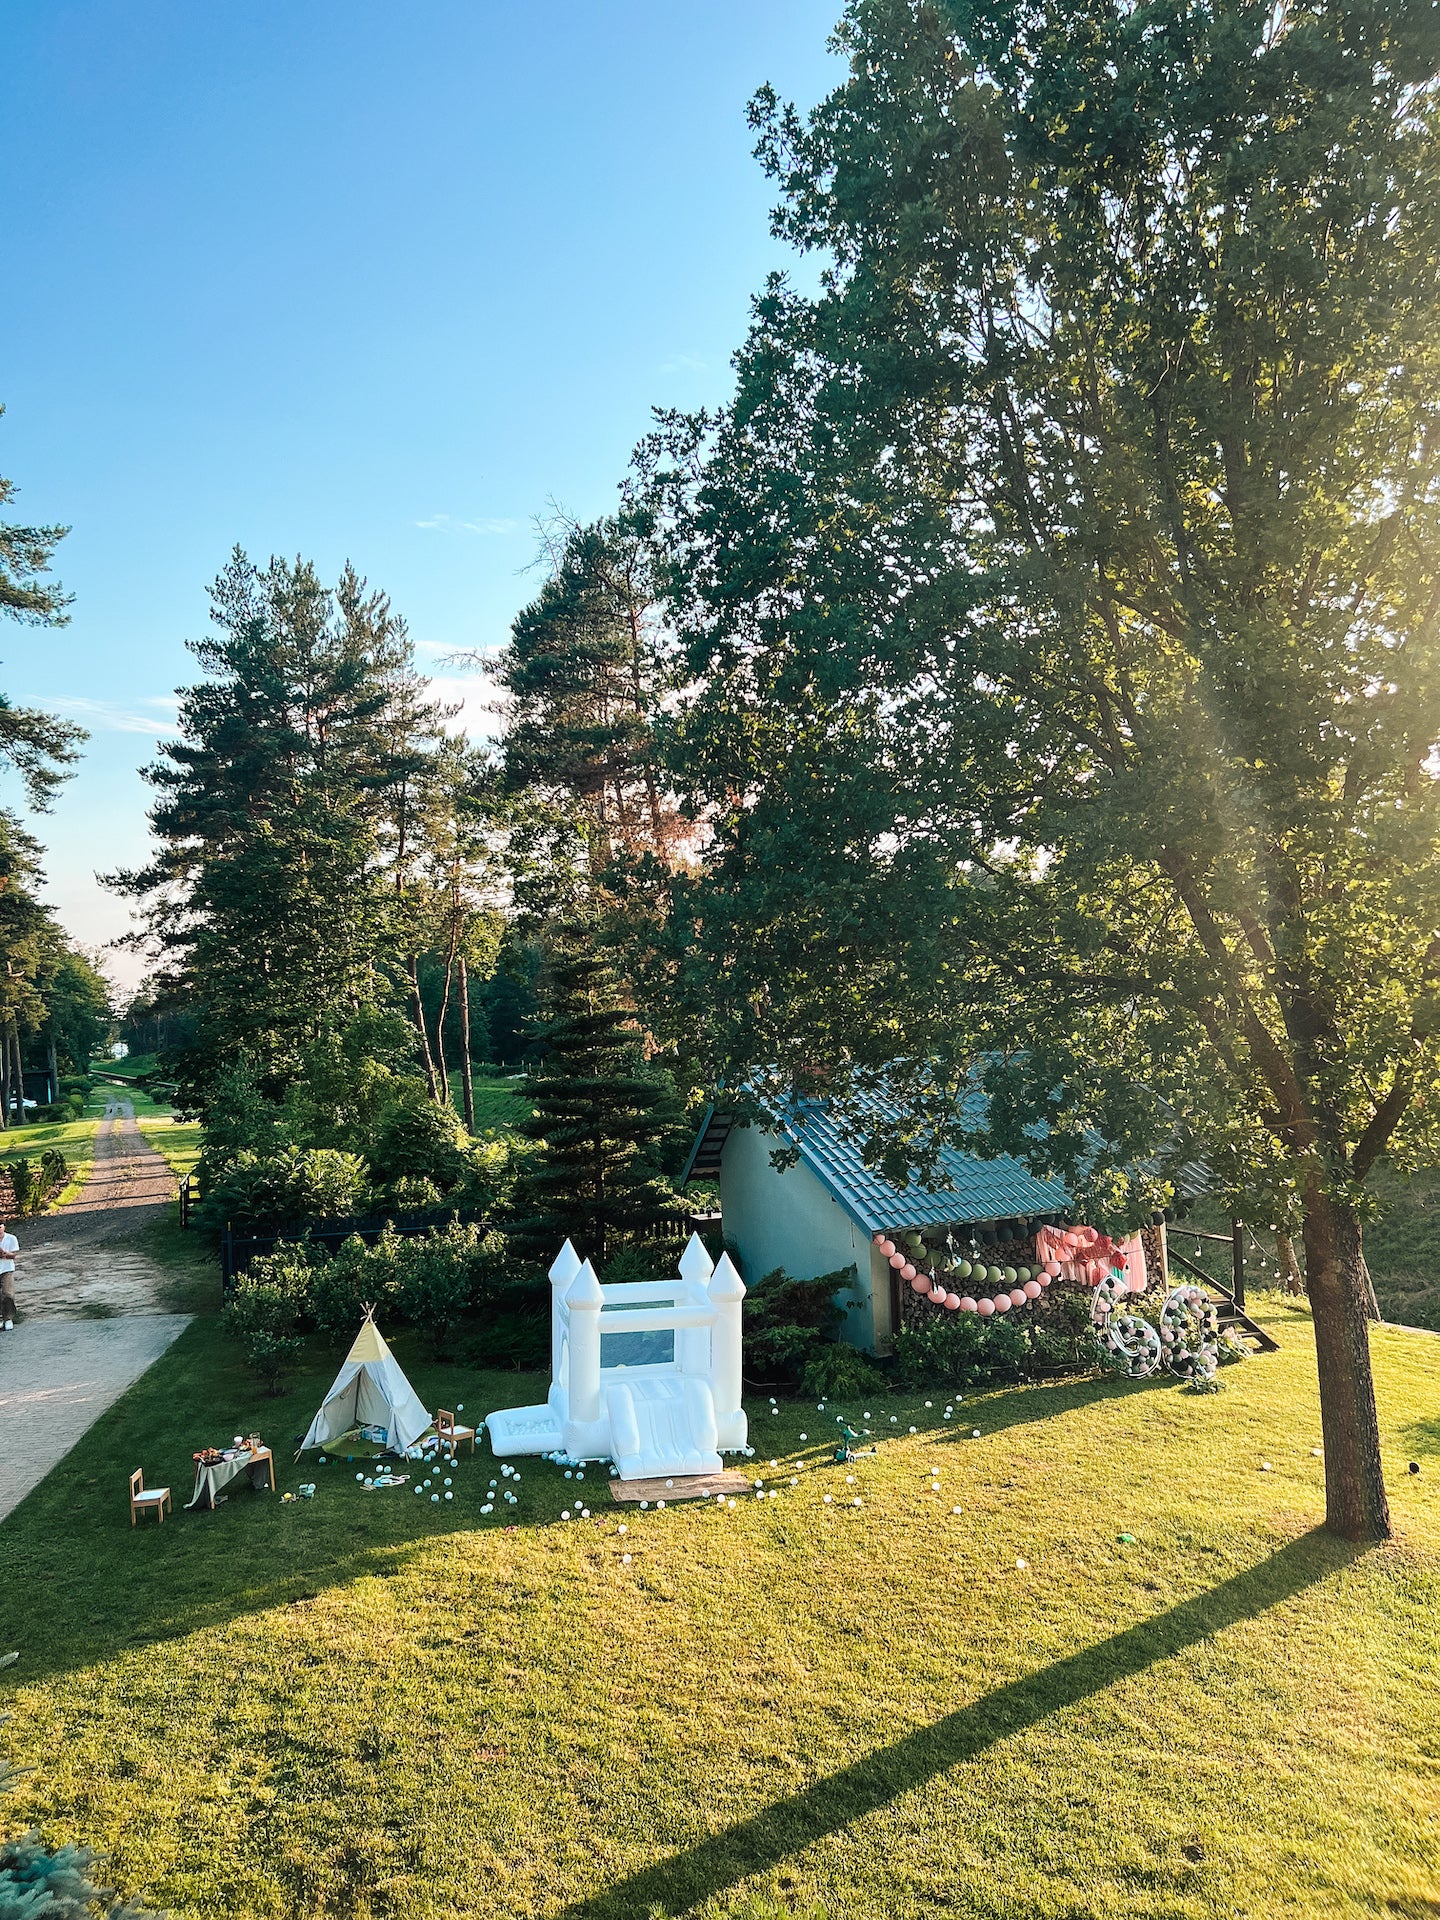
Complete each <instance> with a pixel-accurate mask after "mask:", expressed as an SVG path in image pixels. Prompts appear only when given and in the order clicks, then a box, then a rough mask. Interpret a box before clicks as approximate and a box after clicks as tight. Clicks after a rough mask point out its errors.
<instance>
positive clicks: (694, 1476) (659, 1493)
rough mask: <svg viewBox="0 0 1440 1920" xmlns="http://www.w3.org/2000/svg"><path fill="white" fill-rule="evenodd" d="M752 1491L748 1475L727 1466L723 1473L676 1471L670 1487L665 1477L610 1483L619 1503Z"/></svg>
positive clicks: (611, 1491) (626, 1503)
mask: <svg viewBox="0 0 1440 1920" xmlns="http://www.w3.org/2000/svg"><path fill="white" fill-rule="evenodd" d="M749 1491H750V1481H749V1478H748V1476H747V1475H745V1474H743V1473H741V1472H739V1471H738V1470H737V1469H736V1468H734V1467H727V1468H726V1469H725V1471H724V1472H723V1473H687V1474H676V1476H675V1478H674V1479H673V1480H672V1481H671V1482H670V1484H669V1485H668V1486H667V1485H666V1483H665V1481H664V1480H612V1481H611V1482H610V1498H611V1499H612V1500H614V1501H615V1502H616V1504H617V1505H619V1506H626V1505H633V1504H634V1503H635V1501H637V1500H708V1499H709V1498H710V1496H711V1495H712V1494H715V1493H727V1494H730V1495H732V1496H733V1495H735V1494H740V1493H749Z"/></svg>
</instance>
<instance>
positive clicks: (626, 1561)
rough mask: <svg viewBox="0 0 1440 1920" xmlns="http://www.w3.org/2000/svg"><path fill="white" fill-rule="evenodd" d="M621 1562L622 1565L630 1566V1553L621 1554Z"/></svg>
mask: <svg viewBox="0 0 1440 1920" xmlns="http://www.w3.org/2000/svg"><path fill="white" fill-rule="evenodd" d="M620 1564H621V1566H622V1567H628V1566H629V1564H630V1556H629V1554H628V1553H622V1554H621V1556H620Z"/></svg>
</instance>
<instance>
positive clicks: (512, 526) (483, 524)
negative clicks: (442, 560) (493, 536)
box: [415, 513, 525, 534]
mask: <svg viewBox="0 0 1440 1920" xmlns="http://www.w3.org/2000/svg"><path fill="white" fill-rule="evenodd" d="M415 524H416V526H417V527H423V528H424V529H425V530H426V532H427V533H497V534H503V533H518V532H519V530H520V528H521V527H522V526H524V524H525V523H524V521H523V520H455V519H452V517H451V516H450V515H449V514H448V513H432V514H431V516H430V518H429V519H428V520H417V521H416V522H415Z"/></svg>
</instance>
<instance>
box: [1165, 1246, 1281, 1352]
mask: <svg viewBox="0 0 1440 1920" xmlns="http://www.w3.org/2000/svg"><path fill="white" fill-rule="evenodd" d="M1216 1237H1218V1236H1216ZM1167 1253H1168V1257H1169V1260H1170V1264H1171V1266H1172V1267H1183V1268H1184V1269H1185V1271H1186V1273H1188V1274H1190V1275H1192V1276H1193V1277H1194V1278H1195V1279H1196V1280H1199V1281H1200V1282H1201V1283H1202V1285H1203V1287H1204V1291H1205V1298H1206V1299H1207V1300H1208V1301H1209V1302H1210V1304H1211V1306H1212V1307H1214V1309H1215V1312H1216V1314H1217V1316H1218V1318H1219V1321H1220V1331H1221V1332H1222V1333H1225V1332H1227V1331H1228V1332H1230V1333H1233V1334H1234V1335H1235V1337H1236V1338H1237V1339H1238V1340H1240V1341H1241V1342H1242V1343H1243V1344H1244V1345H1246V1346H1248V1347H1249V1349H1250V1351H1251V1352H1252V1353H1278V1352H1279V1351H1280V1342H1279V1341H1278V1340H1276V1339H1275V1338H1274V1337H1273V1336H1272V1335H1271V1334H1268V1333H1267V1332H1266V1331H1265V1329H1264V1328H1263V1327H1261V1326H1257V1325H1256V1323H1255V1322H1254V1321H1253V1320H1252V1319H1251V1318H1250V1316H1249V1314H1248V1313H1246V1311H1245V1309H1244V1307H1243V1306H1242V1305H1241V1304H1240V1303H1239V1302H1238V1301H1237V1300H1236V1298H1235V1296H1234V1294H1233V1293H1227V1292H1226V1290H1225V1289H1224V1287H1222V1286H1221V1285H1220V1283H1219V1281H1218V1280H1214V1279H1212V1278H1211V1276H1210V1275H1209V1274H1208V1273H1206V1271H1205V1269H1204V1268H1203V1267H1201V1266H1198V1265H1197V1264H1196V1263H1195V1261H1193V1260H1187V1259H1186V1258H1185V1255H1184V1254H1183V1253H1181V1252H1179V1251H1178V1250H1177V1249H1176V1248H1175V1247H1173V1246H1171V1247H1168V1248H1167Z"/></svg>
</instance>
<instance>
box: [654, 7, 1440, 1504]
mask: <svg viewBox="0 0 1440 1920" xmlns="http://www.w3.org/2000/svg"><path fill="white" fill-rule="evenodd" d="M840 44H841V46H842V49H843V50H844V51H845V52H846V53H847V54H848V56H849V62H850V70H849V76H848V78H847V79H846V80H845V82H844V83H843V84H842V85H841V86H840V87H839V88H838V89H837V90H836V91H835V92H834V93H833V94H832V95H831V96H830V98H828V99H827V100H826V101H825V102H824V103H823V104H822V105H821V106H820V107H819V109H818V110H817V111H816V112H815V113H814V114H812V115H811V116H809V117H808V119H804V120H802V119H801V118H799V117H798V116H796V115H795V114H794V113H793V112H790V111H788V110H785V109H783V108H782V107H781V106H780V105H779V104H778V103H777V102H776V101H775V100H774V99H773V97H771V96H769V95H768V94H767V95H762V96H761V97H760V98H759V99H758V100H757V102H756V106H755V115H756V123H757V127H758V129H759V132H760V136H761V151H762V154H763V156H764V159H765V161H766V164H767V165H768V167H769V169H770V171H771V173H772V174H773V176H774V177H775V179H776V180H777V181H778V182H779V184H780V187H781V189H782V194H783V198H782V202H781V205H780V208H779V210H778V213H777V216H776V221H777V227H778V230H779V231H780V232H781V233H783V234H785V235H787V236H789V237H790V238H791V239H792V240H793V241H794V242H795V243H796V244H797V245H798V246H800V247H801V248H804V249H808V250H811V251H813V252H815V253H817V254H818V255H819V256H820V257H821V261H822V264H823V266H824V269H825V271H824V275H823V278H822V280H821V282H820V284H819V290H818V292H816V293H815V294H814V295H813V296H807V295H802V294H801V293H799V292H796V291H795V290H793V289H792V288H791V287H789V286H788V285H786V284H785V283H784V282H782V281H778V280H777V281H775V282H773V283H772V284H771V285H770V286H769V287H767V289H766V290H765V292H764V294H763V296H762V297H761V298H760V300H759V301H758V302H757V306H756V311H755V319H754V325H753V330H752V333H751V336H750V338H749V340H748V342H747V344H746V345H745V347H744V349H743V351H742V353H741V354H740V356H739V359H738V363H737V365H738V376H739V379H738V389H737V397H736V399H735V402H734V404H733V406H731V407H730V408H729V409H728V411H727V412H726V413H725V415H724V416H723V417H722V418H721V419H719V420H718V421H704V420H701V421H692V422H688V423H687V422H684V421H673V422H671V423H670V429H669V432H668V434H667V435H666V436H663V437H662V440H661V442H659V443H657V445H656V446H655V447H653V448H652V449H651V454H652V464H654V463H655V462H657V461H658V467H659V470H658V473H657V475H656V480H655V485H656V491H657V497H660V498H663V499H664V500H665V505H666V508H667V510H668V512H669V513H670V516H671V523H670V524H671V551H672V558H673V564H674V578H673V581H672V607H673V611H674V614H675V618H676V620H677V622H678V625H679V629H680V631H681V633H682V635H683V637H684V639H685V642H686V644H687V647H688V650H689V671H690V673H691V674H692V675H693V676H694V679H695V683H696V691H695V692H694V694H693V697H692V698H691V699H690V700H689V702H688V704H687V707H686V710H685V712H684V714H683V716H682V718H681V720H680V722H679V725H678V727H677V730H676V736H675V743H674V745H675V769H676V778H677V779H678V780H679V781H680V782H682V783H683V785H684V788H685V792H686V795H687V799H688V804H689V806H690V808H691V810H692V811H693V812H694V813H695V814H696V815H700V816H704V817H705V818H706V819H708V821H709V822H710V825H711V829H712V832H713V835H714V840H713V857H712V859H711V862H710V865H709V868H708V871H707V873H706V874H705V876H704V877H703V878H702V879H699V880H695V879H693V878H691V877H689V876H686V875H683V874H682V875H680V876H678V877H677V879H676V881H675V885H674V889H673V900H674V916H673V932H674V937H675V964H676V967H677V969H678V973H679V993H678V995H677V1000H678V1002H679V1003H680V1004H681V1005H683V1006H684V1008H685V1010H686V1019H687V1022H688V1023H689V1024H690V1025H691V1026H692V1028H693V1027H695V1026H699V1027H700V1028H701V1029H702V1030H703V1033H704V1036H705V1038H706V1041H707V1044H708V1047H709V1050H710V1057H711V1062H712V1067H713V1069H714V1071H716V1072H717V1073H726V1074H729V1075H730V1076H732V1077H733V1076H735V1075H736V1074H737V1073H739V1072H742V1071H753V1069H754V1067H755V1063H756V1062H757V1061H760V1062H771V1063H774V1073H775V1076H776V1080H777V1083H778V1085H779V1086H781V1087H784V1086H789V1085H793V1084H796V1083H799V1084H802V1085H807V1084H814V1083H815V1082H816V1080H817V1079H818V1080H820V1081H822V1082H823V1083H824V1084H826V1085H827V1086H829V1087H830V1088H831V1090H832V1091H833V1092H834V1093H836V1095H837V1096H840V1097H843V1094H844V1092H845V1090H846V1088H847V1087H849V1086H850V1085H852V1084H854V1083H856V1082H863V1081H865V1080H866V1079H867V1077H873V1076H874V1075H877V1074H879V1073H882V1072H883V1073H884V1074H885V1075H886V1076H887V1078H888V1080H889V1083H890V1084H891V1086H892V1087H895V1088H898V1089H899V1090H901V1091H903V1092H905V1093H907V1094H908V1095H909V1096H910V1098H911V1105H912V1110H913V1112H914V1114H915V1126H916V1129H917V1130H918V1131H919V1132H920V1133H922V1134H923V1129H924V1127H925V1126H926V1125H928V1124H931V1123H933V1122H934V1121H935V1120H936V1118H937V1116H938V1119H939V1124H940V1125H941V1127H942V1128H945V1129H947V1130H948V1131H949V1132H950V1133H951V1134H952V1136H953V1137H957V1138H963V1130H962V1129H961V1127H960V1122H959V1119H958V1098H957V1096H958V1092H959V1090H960V1088H961V1087H962V1086H963V1085H964V1084H965V1082H966V1080H967V1078H968V1076H969V1075H971V1074H972V1073H974V1072H977V1071H978V1072H980V1073H981V1074H982V1075H983V1076H984V1078H985V1079H986V1082H987V1084H988V1085H989V1088H990V1091H991V1096H992V1099H991V1124H992V1127H993V1129H994V1132H995V1133H996V1134H997V1135H998V1137H999V1140H1000V1143H1001V1144H1003V1145H1005V1146H1008V1147H1010V1148H1012V1149H1014V1150H1016V1151H1019V1152H1022V1153H1024V1154H1026V1155H1027V1157H1029V1158H1030V1159H1031V1160H1032V1162H1035V1163H1037V1164H1045V1165H1047V1166H1051V1167H1058V1168H1059V1170H1061V1171H1062V1172H1064V1173H1065V1174H1066V1175H1067V1177H1069V1178H1070V1179H1071V1180H1072V1182H1073V1183H1074V1185H1075V1187H1076V1190H1077V1192H1079V1193H1080V1194H1082V1195H1083V1196H1084V1197H1085V1199H1086V1201H1087V1203H1088V1204H1090V1205H1091V1206H1092V1207H1094V1208H1095V1209H1096V1210H1097V1212H1098V1213H1101V1214H1105V1215H1107V1216H1108V1217H1113V1218H1124V1217H1127V1216H1128V1217H1130V1218H1134V1217H1135V1215H1136V1213H1137V1212H1140V1211H1143V1210H1145V1209H1148V1208H1149V1207H1150V1206H1152V1205H1153V1204H1155V1203H1156V1202H1157V1201H1163V1199H1164V1197H1165V1190H1166V1179H1167V1174H1168V1170H1169V1169H1170V1168H1171V1167H1172V1166H1173V1163H1174V1162H1175V1161H1176V1160H1177V1159H1178V1158H1181V1157H1183V1156H1185V1155H1189V1154H1193V1153H1195V1152H1196V1151H1197V1150H1203V1151H1204V1153H1205V1154H1206V1155H1207V1157H1208V1160H1209V1164H1210V1167H1211V1170H1212V1177H1213V1178H1214V1180H1215V1181H1216V1182H1217V1184H1219V1185H1220V1186H1222V1187H1223V1188H1224V1189H1225V1190H1226V1191H1227V1192H1228V1193H1229V1194H1230V1195H1231V1197H1232V1198H1233V1199H1234V1200H1235V1202H1236V1204H1237V1205H1239V1206H1241V1207H1242V1208H1243V1209H1244V1210H1245V1211H1246V1212H1247V1213H1248V1215H1249V1217H1250V1218H1252V1219H1259V1218H1261V1217H1262V1216H1263V1217H1268V1219H1269V1220H1270V1221H1271V1222H1272V1223H1273V1224H1275V1225H1277V1226H1282V1227H1285V1226H1289V1225H1292V1224H1293V1225H1296V1226H1298V1227H1299V1228H1300V1229H1301V1230H1302V1231H1303V1236H1304V1245H1305V1250H1306V1257H1307V1260H1306V1264H1307V1273H1308V1280H1309V1291H1310V1298H1311V1302H1312V1306H1313V1312H1314V1321H1315V1332H1316V1343H1317V1350H1318V1359H1319V1378H1320V1389H1321V1402H1322V1418H1323V1431H1324V1438H1325V1454H1326V1478H1327V1497H1328V1521H1329V1525H1330V1526H1331V1527H1332V1528H1333V1529H1335V1530H1336V1531H1338V1532H1340V1533H1342V1534H1344V1535H1347V1536H1349V1537H1351V1538H1356V1539H1365V1538H1376V1537H1381V1536H1383V1535H1385V1534H1386V1533H1387V1532H1388V1530H1389V1524H1390V1523H1389V1517H1388V1511H1387V1503H1386V1495H1385V1488H1384V1481H1383V1475H1382V1470H1381V1460H1380V1448H1379V1439H1378V1430H1377V1420H1376V1409H1375V1402H1374V1394H1373V1389H1372V1382H1371V1372H1370V1362H1369V1352H1368V1329H1367V1324H1366V1303H1365V1297H1364V1292H1363V1277H1362V1276H1363V1268H1362V1259H1361V1228H1362V1220H1363V1217H1364V1214H1365V1210H1366V1204H1367V1202H1366V1181H1367V1178H1368V1176H1369V1175H1370V1174H1371V1172H1372V1171H1373V1169H1374V1168H1375V1167H1376V1165H1377V1163H1378V1162H1379V1161H1380V1160H1381V1159H1382V1158H1383V1157H1385V1156H1389V1157H1390V1158H1392V1159H1393V1160H1395V1161H1397V1162H1410V1163H1414V1162H1416V1161H1417V1160H1422V1159H1427V1158H1428V1159H1432V1160H1433V1156H1434V1154H1435V1153H1436V1151H1437V1148H1440V1137H1437V1122H1440V858H1437V854H1440V846H1437V832H1440V784H1437V742H1440V646H1437V621H1440V524H1437V508H1440V137H1437V136H1440V128H1437V120H1436V115H1437V99H1436V80H1437V72H1440V36H1437V22H1436V14H1435V10H1434V8H1433V7H1432V6H1431V5H1430V4H1428V0H1426V3H1425V4H1416V3H1415V0H1387V4H1386V5H1383V6H1381V5H1377V4H1373V3H1371V0H1360V3H1359V4H1346V5H1332V4H1328V3H1327V0H1309V3H1308V4H1285V0H1281V4H1272V3H1267V4H1264V5H1251V4H1237V3H1236V0H1211V4H1198V3H1197V0H1155V3H1154V4H1138V5H1116V4H1111V3H1110V0H1046V4H1045V5H1044V6H1043V7H1042V6H1040V5H1038V4H1028V3H1027V4H1016V3H1015V0H983V4H981V3H978V0H977V3H972V0H853V4H852V5H851V6H850V8H849V10H848V11H847V13H846V16H845V20H844V22H843V25H842V27H841V29H840ZM669 456H678V457H673V458H671V457H669ZM667 489H668V497H667ZM1037 1120H1043V1121H1045V1122H1046V1123H1047V1127H1046V1129H1045V1130H1044V1131H1043V1132H1041V1131H1039V1130H1037V1128H1036V1126H1035V1124H1034V1123H1035V1122H1036V1121H1037ZM1097 1139H1100V1140H1104V1141H1106V1142H1108V1143H1109V1144H1108V1147H1107V1148H1106V1149H1105V1150H1103V1151H1101V1152H1100V1153H1099V1155H1098V1158H1097V1157H1096V1150H1095V1143H1096V1141H1097ZM883 1144H884V1143H881V1142H877V1143H876V1146H877V1150H878V1149H879V1147H881V1146H883ZM891 1144H896V1143H891ZM899 1144H900V1145H902V1146H904V1147H905V1148H906V1149H907V1150H909V1149H910V1148H911V1147H913V1146H914V1145H915V1144H916V1142H915V1141H904V1142H900V1143H899ZM920 1144H922V1145H923V1139H922V1140H921V1142H920ZM1147 1153H1149V1154H1153V1155H1154V1156H1155V1158H1154V1159H1153V1160H1152V1161H1151V1162H1150V1163H1148V1165H1146V1166H1145V1167H1144V1170H1143V1171H1137V1166H1140V1165H1141V1157H1142V1156H1143V1155H1145V1154H1147Z"/></svg>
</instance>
